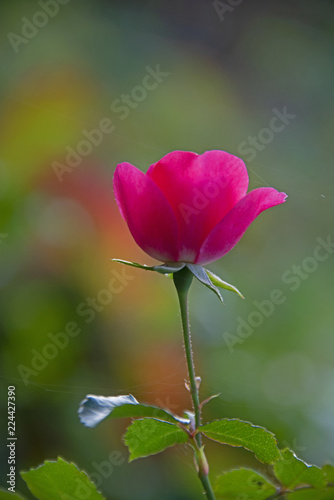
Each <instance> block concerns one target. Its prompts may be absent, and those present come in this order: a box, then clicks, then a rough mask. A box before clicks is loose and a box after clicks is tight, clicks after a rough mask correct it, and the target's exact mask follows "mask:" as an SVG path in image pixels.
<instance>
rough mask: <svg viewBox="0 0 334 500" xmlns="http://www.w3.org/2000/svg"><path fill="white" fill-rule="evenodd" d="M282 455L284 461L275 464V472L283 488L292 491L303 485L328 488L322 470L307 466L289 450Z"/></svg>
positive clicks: (283, 451)
mask: <svg viewBox="0 0 334 500" xmlns="http://www.w3.org/2000/svg"><path fill="white" fill-rule="evenodd" d="M281 453H282V457H283V459H282V460H279V461H278V462H276V463H275V465H274V472H275V475H276V477H277V479H278V480H279V481H280V482H281V483H282V484H283V486H285V487H286V488H290V489H292V488H295V487H296V486H299V485H301V484H309V485H311V486H313V487H314V488H320V489H322V488H325V487H326V484H327V481H326V477H325V474H324V472H323V471H322V470H321V469H319V468H318V467H316V466H315V465H308V464H306V463H305V462H303V461H302V460H300V459H299V458H297V457H296V455H295V454H294V453H293V452H292V451H291V450H289V449H287V448H286V449H285V450H282V452H281Z"/></svg>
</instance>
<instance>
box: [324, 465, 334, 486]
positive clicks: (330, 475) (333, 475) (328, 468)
mask: <svg viewBox="0 0 334 500" xmlns="http://www.w3.org/2000/svg"><path fill="white" fill-rule="evenodd" d="M322 470H323V471H324V473H325V476H326V480H327V483H333V484H334V466H333V465H330V464H326V465H324V466H323V468H322Z"/></svg>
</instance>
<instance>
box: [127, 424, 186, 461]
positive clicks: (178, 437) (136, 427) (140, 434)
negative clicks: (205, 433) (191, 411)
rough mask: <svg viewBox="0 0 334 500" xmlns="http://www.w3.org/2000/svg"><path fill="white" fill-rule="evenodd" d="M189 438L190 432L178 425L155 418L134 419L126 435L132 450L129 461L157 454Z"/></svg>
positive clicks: (128, 445)
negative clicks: (187, 432)
mask: <svg viewBox="0 0 334 500" xmlns="http://www.w3.org/2000/svg"><path fill="white" fill-rule="evenodd" d="M187 440H188V434H186V433H185V432H184V431H182V430H181V429H180V428H179V427H178V426H177V425H175V424H172V423H169V422H162V421H161V420H156V419H155V418H143V419H140V420H134V421H133V422H132V424H131V425H130V427H128V429H127V431H126V434H125V436H124V442H125V444H126V446H127V447H128V448H129V451H130V458H129V462H132V460H135V459H136V458H141V457H148V456H149V455H155V454H156V453H160V452H161V451H163V450H165V449H166V448H169V447H170V446H174V445H175V444H177V443H185V442H186V441H187Z"/></svg>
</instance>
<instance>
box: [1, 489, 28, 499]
mask: <svg viewBox="0 0 334 500" xmlns="http://www.w3.org/2000/svg"><path fill="white" fill-rule="evenodd" d="M0 500H25V498H24V497H22V496H21V495H19V494H18V493H10V492H9V491H8V490H3V489H0Z"/></svg>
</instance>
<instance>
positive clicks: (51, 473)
mask: <svg viewBox="0 0 334 500" xmlns="http://www.w3.org/2000/svg"><path fill="white" fill-rule="evenodd" d="M21 476H22V478H23V479H24V481H25V482H26V483H27V486H28V488H29V490H30V491H31V493H32V494H33V495H35V496H36V497H37V498H38V500H78V498H84V499H85V500H104V497H103V496H102V495H101V493H99V492H98V491H97V489H96V486H95V484H94V483H92V481H91V480H90V479H89V477H88V476H87V474H86V473H85V472H83V471H80V470H79V469H78V467H77V466H76V465H75V464H73V463H69V462H66V461H65V460H63V459H62V458H60V457H59V458H58V460H57V462H49V461H47V462H44V464H43V465H41V466H39V467H37V469H30V470H29V471H28V472H21Z"/></svg>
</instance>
